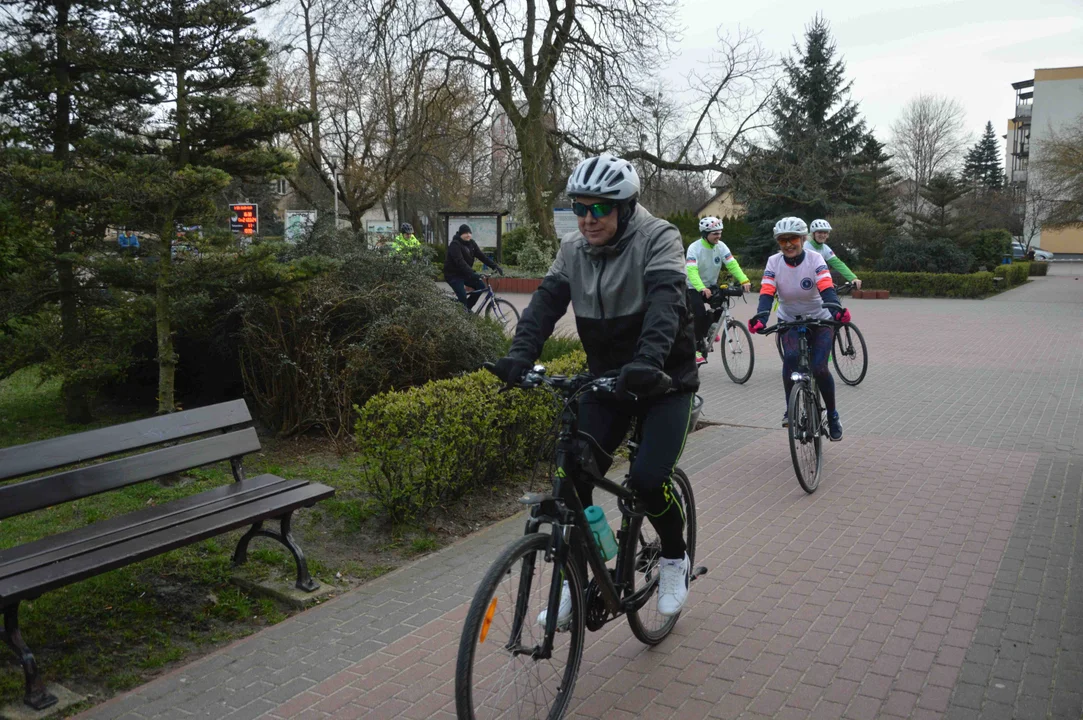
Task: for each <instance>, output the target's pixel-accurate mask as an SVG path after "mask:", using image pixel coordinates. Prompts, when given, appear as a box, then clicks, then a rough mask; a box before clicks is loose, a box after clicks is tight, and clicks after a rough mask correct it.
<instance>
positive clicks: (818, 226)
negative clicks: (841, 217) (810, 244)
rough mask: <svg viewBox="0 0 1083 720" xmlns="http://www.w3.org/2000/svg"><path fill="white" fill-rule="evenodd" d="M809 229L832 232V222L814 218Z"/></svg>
mask: <svg viewBox="0 0 1083 720" xmlns="http://www.w3.org/2000/svg"><path fill="white" fill-rule="evenodd" d="M809 230H811V231H812V232H821V231H822V232H831V223H829V222H828V221H826V220H813V221H812V225H809Z"/></svg>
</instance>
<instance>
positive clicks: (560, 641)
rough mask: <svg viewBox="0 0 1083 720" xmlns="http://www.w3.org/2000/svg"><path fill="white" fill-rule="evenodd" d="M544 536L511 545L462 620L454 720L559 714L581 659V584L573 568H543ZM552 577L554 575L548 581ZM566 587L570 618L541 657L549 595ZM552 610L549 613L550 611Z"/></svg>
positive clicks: (557, 716)
mask: <svg viewBox="0 0 1083 720" xmlns="http://www.w3.org/2000/svg"><path fill="white" fill-rule="evenodd" d="M549 543H550V537H549V535H546V534H542V533H533V534H531V535H526V536H524V537H522V538H520V539H519V540H517V541H515V542H514V543H512V544H511V545H510V546H509V547H508V549H507V550H505V551H504V554H503V555H501V556H500V558H498V559H497V561H496V562H495V563H493V566H492V567H491V568H489V572H488V573H486V575H485V578H484V579H483V580H482V581H481V585H479V586H478V589H477V592H476V593H475V594H474V600H473V601H472V602H471V603H470V610H469V612H468V613H467V616H466V624H465V625H464V627H463V634H462V638H460V640H459V656H458V661H457V662H456V665H455V709H456V713H457V716H458V719H459V720H495V719H496V718H519V717H531V718H547V719H548V720H559V719H560V718H561V717H563V716H564V712H565V710H566V709H567V707H568V703H569V702H570V701H571V699H572V691H573V690H574V689H575V680H576V675H577V674H578V673H579V663H580V661H581V659H582V656H583V634H584V632H585V617H586V610H585V608H584V597H583V580H582V578H581V576H580V574H579V571H578V570H577V569H576V568H575V567H574V564H569V565H567V566H565V567H564V568H560V567H557V566H556V564H555V563H552V562H546V559H545V553H546V550H547V549H548V547H549ZM554 575H555V577H554ZM561 577H563V579H564V580H565V581H567V583H568V590H569V592H570V594H571V615H570V617H569V618H568V621H567V622H566V623H562V624H561V626H560V627H558V629H557V632H556V633H555V634H554V636H553V648H552V651H551V652H550V653H548V656H547V657H542V655H545V654H546V653H544V652H543V649H544V645H545V622H544V619H542V621H541V622H539V619H541V618H539V614H540V613H542V612H543V611H545V612H548V611H549V610H548V608H549V596H550V589H551V588H552V587H553V583H554V582H556V583H558V584H559V583H560V582H561ZM554 611H555V610H554Z"/></svg>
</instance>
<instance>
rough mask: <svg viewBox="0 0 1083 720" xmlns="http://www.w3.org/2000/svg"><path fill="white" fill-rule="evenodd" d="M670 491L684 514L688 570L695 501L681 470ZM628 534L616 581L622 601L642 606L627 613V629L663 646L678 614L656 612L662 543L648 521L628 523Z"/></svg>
mask: <svg viewBox="0 0 1083 720" xmlns="http://www.w3.org/2000/svg"><path fill="white" fill-rule="evenodd" d="M670 486H671V491H672V492H673V494H674V495H675V496H676V497H675V498H674V499H675V500H676V501H677V503H678V506H679V507H680V508H681V511H682V512H683V513H684V542H685V545H686V546H687V547H688V549H687V552H688V561H689V565H690V568H689V569H690V570H691V569H692V568H693V567H695V563H696V500H695V497H693V495H692V483H691V482H689V480H688V476H687V475H685V474H684V470H681V469H680V468H676V469H674V471H673V477H672V478H671V480H670ZM625 532H626V533H627V534H626V535H625V534H622V536H621V566H620V568H619V573H618V575H617V577H618V578H620V579H621V580H622V582H624V583H625V586H626V588H627V590H626V591H625V597H628V596H631V595H640V594H641V595H640V599H641V600H642V601H643V605H641V606H640V607H639V609H638V610H634V611H631V612H629V613H628V626H629V627H630V628H631V629H632V634H633V635H635V636H636V638H637V639H638V640H639V641H640V642H643V643H646V644H647V645H657V644H658V643H660V642H662V641H663V640H664V639H665V638H666V636H667V635H669V633H670V632H672V630H673V627H674V625H676V624H677V618H679V617H680V614H679V613H678V614H677V615H671V616H668V617H667V616H665V615H662V614H660V613H659V612H658V605H657V603H656V601H655V599H654V598H655V595H656V594H657V592H658V569H659V565H660V564H661V562H662V543H661V541H660V540H659V539H658V533H657V532H655V530H654V526H653V525H651V523H650V521H649V520H648V519H647V518H646V517H644V516H642V515H640V516H638V517H632V518H630V519H629V521H628V529H627V530H626V531H625Z"/></svg>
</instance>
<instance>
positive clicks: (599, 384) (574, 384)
mask: <svg viewBox="0 0 1083 720" xmlns="http://www.w3.org/2000/svg"><path fill="white" fill-rule="evenodd" d="M482 367H484V368H485V369H486V370H488V371H489V372H491V373H493V374H494V375H495V374H496V372H495V371H496V365H495V364H494V363H490V362H487V363H484V364H483V365H482ZM618 372H619V371H612V372H611V373H607V374H605V375H603V376H602V377H595V376H594V375H591V374H590V373H580V374H578V375H546V374H545V368H544V367H542V366H541V365H535V366H534V369H533V370H530V371H528V372H527V373H526V374H525V375H524V376H523V378H522V379H521V380H520V381H519V382H517V383H510V384H509V385H508V386H507V387H515V388H520V389H522V390H530V389H532V388H536V387H538V386H540V385H546V386H548V387H551V388H553V389H555V390H558V391H560V392H561V394H563V395H565V396H568V397H570V396H573V395H576V394H578V393H581V392H593V391H600V392H604V393H610V394H613V395H616V394H617V376H618ZM662 374H663V375H665V373H662ZM665 378H666V380H667V384H668V385H669V389H668V390H666V392H672V391H673V378H671V377H670V376H669V375H665ZM624 395H626V396H628V397H629V398H630V399H632V400H638V399H639V398H638V397H637V396H636V395H635V394H634V393H630V392H628V391H627V390H625V391H624Z"/></svg>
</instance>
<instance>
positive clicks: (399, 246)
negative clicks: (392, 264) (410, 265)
mask: <svg viewBox="0 0 1083 720" xmlns="http://www.w3.org/2000/svg"><path fill="white" fill-rule="evenodd" d="M422 252H424V251H423V250H422V248H421V241H420V240H418V239H417V236H416V235H414V226H413V225H411V224H410V223H403V224H402V225H400V226H399V234H398V235H396V236H395V239H394V240H392V241H391V254H392V255H395V256H398V257H400V258H401V259H403V260H417V259H419V258H420V257H421V254H422Z"/></svg>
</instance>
